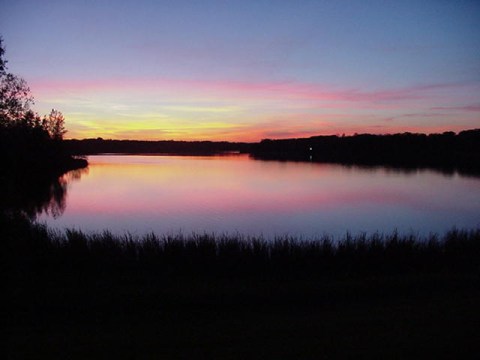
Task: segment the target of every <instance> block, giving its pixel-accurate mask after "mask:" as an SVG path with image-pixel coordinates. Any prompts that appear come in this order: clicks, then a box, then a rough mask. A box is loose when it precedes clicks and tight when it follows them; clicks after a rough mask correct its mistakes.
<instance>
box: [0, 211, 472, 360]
mask: <svg viewBox="0 0 480 360" xmlns="http://www.w3.org/2000/svg"><path fill="white" fill-rule="evenodd" d="M0 231H1V232H2V239H3V244H2V246H3V247H4V251H2V254H4V255H3V256H4V259H3V264H5V266H6V274H8V277H7V291H6V294H7V304H8V305H7V307H6V308H5V310H6V314H5V317H4V318H5V319H6V325H7V333H8V342H7V343H8V349H7V354H8V355H9V358H12V359H15V358H45V357H48V358H71V359H80V358H85V357H88V358H106V357H110V358H111V357H115V358H125V359H127V358H129V359H131V358H164V359H173V358H185V359H186V358H190V359H191V358H222V359H245V358H251V359H265V358H345V357H352V356H355V357H357V358H366V357H369V358H389V359H403V358H418V359H420V358H427V357H429V358H431V357H435V358H439V359H447V358H473V356H474V355H475V354H477V353H478V350H480V349H479V345H478V341H477V340H478V339H477V334H478V323H479V321H480V311H479V310H478V302H479V300H480V287H479V279H480V266H479V263H478V259H479V256H480V230H476V231H451V232H449V233H446V234H444V235H441V236H437V237H435V236H431V237H429V238H415V237H412V236H410V237H403V236H399V235H398V234H389V235H386V236H384V237H380V236H376V237H367V238H365V237H364V236H362V235H359V236H356V237H353V238H345V239H344V241H343V242H341V243H337V244H336V243H333V242H331V241H329V239H327V238H324V239H320V241H318V240H317V241H304V242H297V241H295V239H291V238H284V239H279V240H278V241H277V242H273V243H272V242H265V241H262V240H261V239H252V238H249V239H247V238H244V237H241V236H237V237H211V236H208V235H191V236H187V237H185V236H182V235H178V236H171V237H156V236H154V235H150V236H146V237H143V238H134V237H132V236H131V235H124V236H114V235H112V234H110V233H107V232H105V233H97V234H84V233H82V232H79V231H73V230H70V231H67V232H66V233H65V234H61V233H59V232H56V231H52V230H51V229H48V228H46V227H45V226H43V225H35V224H32V223H31V222H29V221H27V220H26V219H25V218H22V217H10V218H2V222H1V225H0Z"/></svg>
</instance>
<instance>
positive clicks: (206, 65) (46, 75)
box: [0, 0, 480, 141]
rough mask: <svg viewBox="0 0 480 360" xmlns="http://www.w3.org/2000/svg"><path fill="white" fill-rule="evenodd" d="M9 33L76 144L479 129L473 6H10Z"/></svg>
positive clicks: (0, 29) (10, 47) (41, 102)
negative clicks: (111, 140) (91, 139)
mask: <svg viewBox="0 0 480 360" xmlns="http://www.w3.org/2000/svg"><path fill="white" fill-rule="evenodd" d="M0 35H1V36H2V37H3V39H4V45H5V47H6V54H5V55H6V58H7V60H8V61H9V64H8V65H9V70H10V71H11V72H12V73H14V74H17V75H19V76H21V77H23V78H24V79H25V80H26V81H27V82H28V84H29V86H30V88H31V90H32V93H33V95H34V97H35V107H34V110H35V111H37V112H38V113H40V114H41V115H42V114H46V113H48V112H50V110H51V109H52V108H55V109H59V110H60V111H62V112H63V114H64V115H65V117H66V120H67V128H68V130H69V132H68V134H67V136H68V137H70V138H87V137H103V138H116V139H127V138H128V139H175V140H180V139H182V140H231V141H258V140H260V139H263V138H286V137H304V136H312V135H320V134H343V133H345V134H353V133H361V132H369V133H377V134H383V133H393V132H404V131H411V132H426V133H430V132H442V131H446V130H453V131H460V130H464V129H471V128H479V127H480V1H477V0H470V1H469V0H465V1H462V0H455V1H452V0H432V1H428V0H424V1H418V0H415V1H408V0H404V1H380V0H379V1H369V0H364V1H356V0H350V1H348V0H337V1H319V0H317V1H313V0H312V1H309V0H297V1H293V0H290V1H282V0H278V1H274V0H270V1H262V0H256V1H250V0H243V1H240V0H238V1H227V0H225V1H208V0H203V1H181V0H175V1H160V0H159V1H153V0H152V1H143V0H137V1H120V0H117V1H114V0H112V1H93V0H92V1H89V0H83V1H64V0H62V1H48V0H45V1H37V0H30V1H28V0H25V1H24V0H5V1H2V2H1V3H0Z"/></svg>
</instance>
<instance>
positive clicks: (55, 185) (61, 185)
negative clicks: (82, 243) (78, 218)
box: [0, 168, 88, 220]
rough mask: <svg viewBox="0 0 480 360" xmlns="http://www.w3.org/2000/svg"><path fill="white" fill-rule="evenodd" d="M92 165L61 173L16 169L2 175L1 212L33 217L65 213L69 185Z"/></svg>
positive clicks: (86, 172)
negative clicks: (42, 172)
mask: <svg viewBox="0 0 480 360" xmlns="http://www.w3.org/2000/svg"><path fill="white" fill-rule="evenodd" d="M83 174H88V168H83V169H78V170H72V171H69V172H68V173H66V174H63V175H60V176H52V175H50V174H38V173H33V174H32V173H28V172H15V173H9V174H4V175H2V176H0V197H1V199H2V201H1V203H0V211H1V212H3V213H19V214H23V215H24V216H27V217H28V218H30V219H32V220H33V219H35V218H37V217H38V216H40V215H41V214H46V215H48V216H50V217H52V218H54V219H56V218H58V217H59V216H61V215H62V214H63V213H64V211H65V208H66V204H67V191H68V185H69V183H71V182H72V181H78V180H80V179H81V176H82V175H83Z"/></svg>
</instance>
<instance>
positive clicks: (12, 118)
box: [0, 38, 33, 127]
mask: <svg viewBox="0 0 480 360" xmlns="http://www.w3.org/2000/svg"><path fill="white" fill-rule="evenodd" d="M4 54H5V48H4V46H3V39H2V38H0V126H3V127H5V126H9V125H12V124H15V123H16V122H17V121H18V120H19V119H21V118H23V117H24V115H25V114H26V113H27V112H28V110H29V109H30V105H31V104H33V96H32V95H31V94H30V88H29V87H28V86H27V82H26V81H25V80H24V79H22V78H20V77H18V76H16V75H13V74H11V73H9V72H7V67H6V64H7V61H6V60H5V59H4V57H3V56H4Z"/></svg>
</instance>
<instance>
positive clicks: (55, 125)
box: [42, 109, 67, 140]
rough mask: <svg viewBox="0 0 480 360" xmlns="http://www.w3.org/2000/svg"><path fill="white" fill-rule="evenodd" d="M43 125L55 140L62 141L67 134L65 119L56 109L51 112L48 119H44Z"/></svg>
mask: <svg viewBox="0 0 480 360" xmlns="http://www.w3.org/2000/svg"><path fill="white" fill-rule="evenodd" d="M42 125H43V128H44V129H45V130H46V131H47V132H48V135H50V138H51V139H53V140H62V139H63V135H65V133H66V132H67V130H66V129H65V117H64V116H63V114H62V113H61V112H60V111H58V110H55V109H52V111H50V114H49V115H48V117H44V118H43V121H42Z"/></svg>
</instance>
